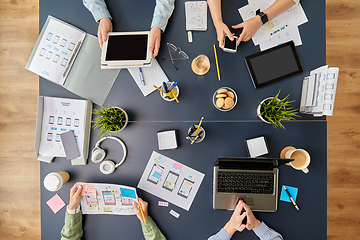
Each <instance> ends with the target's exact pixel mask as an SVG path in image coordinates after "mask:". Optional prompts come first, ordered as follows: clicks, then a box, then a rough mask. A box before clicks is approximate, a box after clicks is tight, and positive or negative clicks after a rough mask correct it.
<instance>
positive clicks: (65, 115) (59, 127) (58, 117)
mask: <svg viewBox="0 0 360 240" xmlns="http://www.w3.org/2000/svg"><path fill="white" fill-rule="evenodd" d="M87 104H88V101H86V100H76V99H67V98H53V97H44V111H43V120H42V131H41V142H40V148H39V154H40V155H41V156H44V157H65V151H64V149H63V146H62V144H61V139H60V134H61V133H63V132H67V131H73V132H74V135H75V139H76V142H77V144H78V148H79V150H80V157H83V151H82V150H83V147H84V141H85V139H84V138H85V137H84V130H85V122H86V109H87Z"/></svg>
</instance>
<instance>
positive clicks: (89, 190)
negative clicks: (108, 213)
mask: <svg viewBox="0 0 360 240" xmlns="http://www.w3.org/2000/svg"><path fill="white" fill-rule="evenodd" d="M82 187H83V190H82V191H81V195H83V196H94V197H96V187H95V185H94V184H82Z"/></svg>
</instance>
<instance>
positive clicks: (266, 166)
mask: <svg viewBox="0 0 360 240" xmlns="http://www.w3.org/2000/svg"><path fill="white" fill-rule="evenodd" d="M216 165H218V166H219V169H242V170H273V168H274V167H276V166H277V163H276V160H273V159H256V158H219V159H218V161H217V162H216Z"/></svg>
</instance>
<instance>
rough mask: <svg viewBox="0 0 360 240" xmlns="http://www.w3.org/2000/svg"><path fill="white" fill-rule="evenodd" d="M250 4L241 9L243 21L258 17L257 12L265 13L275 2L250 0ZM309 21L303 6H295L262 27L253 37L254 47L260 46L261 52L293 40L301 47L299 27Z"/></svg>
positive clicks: (270, 0)
mask: <svg viewBox="0 0 360 240" xmlns="http://www.w3.org/2000/svg"><path fill="white" fill-rule="evenodd" d="M248 2H249V4H248V5H246V6H244V7H242V8H239V9H238V11H239V13H240V16H241V17H242V19H243V21H246V20H248V19H250V18H253V17H255V16H256V11H257V10H260V11H264V10H265V9H267V8H268V7H270V6H271V5H272V4H273V3H274V2H275V0H248ZM307 21H308V19H307V17H306V15H305V13H304V10H303V9H302V7H301V5H300V4H299V5H294V6H292V7H291V8H289V9H288V10H286V11H285V12H283V13H281V14H279V15H278V16H276V17H274V18H273V19H271V20H269V21H268V22H267V23H266V24H264V25H263V26H261V27H260V28H259V29H258V30H257V32H256V33H255V35H254V36H253V37H252V40H253V42H254V45H255V46H257V45H260V49H261V51H264V50H266V49H268V48H271V47H274V46H277V45H279V44H282V43H285V42H288V41H291V40H293V41H294V43H295V45H296V46H298V45H301V44H302V42H301V37H300V33H299V30H298V26H299V25H301V24H303V23H306V22H307Z"/></svg>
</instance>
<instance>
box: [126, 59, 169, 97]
mask: <svg viewBox="0 0 360 240" xmlns="http://www.w3.org/2000/svg"><path fill="white" fill-rule="evenodd" d="M152 61H153V63H152V66H151V67H144V68H141V69H142V72H143V76H144V82H145V85H142V84H141V80H140V75H139V68H128V70H129V73H130V74H131V76H132V77H133V79H134V81H135V82H136V84H137V85H138V87H139V89H140V91H141V92H142V94H143V95H144V97H146V96H147V95H149V94H150V93H152V92H153V91H155V90H156V88H154V85H155V86H158V87H159V86H161V85H162V83H163V82H168V81H169V79H168V77H167V76H166V75H165V73H164V71H163V70H162V68H161V67H160V65H159V63H158V62H157V61H156V59H155V58H153V60H152ZM156 91H157V90H156Z"/></svg>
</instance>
